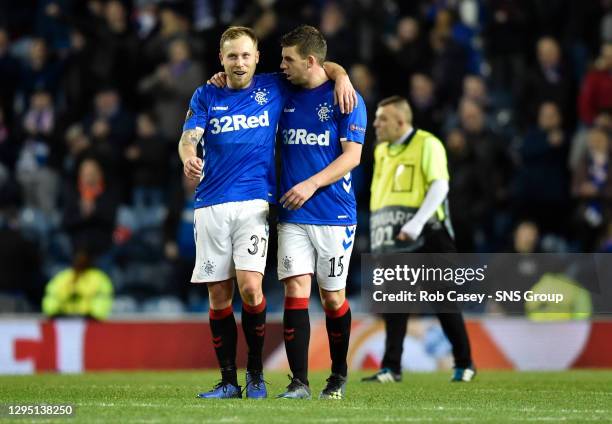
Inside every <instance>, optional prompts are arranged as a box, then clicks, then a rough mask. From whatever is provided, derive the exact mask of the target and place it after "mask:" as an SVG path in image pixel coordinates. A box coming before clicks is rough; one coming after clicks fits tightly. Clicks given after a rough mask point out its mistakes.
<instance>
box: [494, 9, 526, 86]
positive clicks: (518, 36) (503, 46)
mask: <svg viewBox="0 0 612 424" xmlns="http://www.w3.org/2000/svg"><path fill="white" fill-rule="evenodd" d="M488 9H489V14H490V16H491V22H490V23H489V24H488V25H487V28H486V29H485V31H484V34H483V40H484V42H485V51H486V53H487V57H488V59H489V61H490V63H491V81H492V85H493V90H494V91H496V92H501V93H503V94H504V95H511V93H518V92H520V81H521V77H522V76H523V75H524V74H525V57H524V48H525V45H526V44H527V40H528V37H529V27H528V12H527V10H526V8H525V7H524V5H523V3H522V2H521V1H519V0H491V1H490V2H489V6H488Z"/></svg>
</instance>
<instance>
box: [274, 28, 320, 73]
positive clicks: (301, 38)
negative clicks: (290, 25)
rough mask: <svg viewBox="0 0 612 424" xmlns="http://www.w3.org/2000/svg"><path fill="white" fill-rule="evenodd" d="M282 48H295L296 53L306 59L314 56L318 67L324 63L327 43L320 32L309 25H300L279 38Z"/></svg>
mask: <svg viewBox="0 0 612 424" xmlns="http://www.w3.org/2000/svg"><path fill="white" fill-rule="evenodd" d="M281 46H282V47H293V46H295V47H297V52H298V53H299V54H300V56H302V58H306V57H307V56H310V55H312V56H314V57H315V59H317V62H318V63H319V65H323V62H325V56H326V55H327V41H325V37H323V34H321V31H319V30H318V29H316V28H315V27H313V26H310V25H301V26H299V27H297V28H296V29H294V30H293V31H291V32H288V33H287V34H285V35H283V36H282V38H281Z"/></svg>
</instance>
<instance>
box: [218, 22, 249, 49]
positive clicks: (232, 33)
mask: <svg viewBox="0 0 612 424" xmlns="http://www.w3.org/2000/svg"><path fill="white" fill-rule="evenodd" d="M242 36H247V37H249V38H250V39H251V40H252V41H253V45H254V46H255V48H257V42H258V41H257V36H256V35H255V32H254V31H253V30H252V29H251V28H249V27H243V26H231V27H229V28H228V29H226V30H225V31H224V32H223V34H221V40H220V41H219V50H223V44H225V42H226V41H230V40H236V39H237V38H240V37H242Z"/></svg>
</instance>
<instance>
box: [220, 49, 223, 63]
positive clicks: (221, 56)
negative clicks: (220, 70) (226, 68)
mask: <svg viewBox="0 0 612 424" xmlns="http://www.w3.org/2000/svg"><path fill="white" fill-rule="evenodd" d="M219 62H221V66H223V52H222V51H221V50H219Z"/></svg>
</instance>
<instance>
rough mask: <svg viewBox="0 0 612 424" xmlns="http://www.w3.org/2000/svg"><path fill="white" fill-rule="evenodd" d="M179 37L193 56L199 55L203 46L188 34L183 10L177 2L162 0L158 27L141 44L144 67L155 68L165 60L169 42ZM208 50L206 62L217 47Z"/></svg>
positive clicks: (187, 22)
mask: <svg viewBox="0 0 612 424" xmlns="http://www.w3.org/2000/svg"><path fill="white" fill-rule="evenodd" d="M179 38H182V39H183V40H186V41H187V43H188V44H189V48H190V50H191V51H192V52H193V53H194V56H195V57H201V55H202V53H203V48H202V46H201V45H200V43H199V42H198V41H197V39H195V38H194V37H192V36H191V35H190V32H189V20H188V18H187V16H185V11H184V10H182V8H181V6H179V5H178V4H173V3H171V2H163V3H162V4H160V8H159V29H158V30H157V32H156V34H155V35H154V36H152V37H151V38H149V39H148V40H147V41H146V42H145V44H144V45H143V51H142V56H144V63H145V65H146V67H145V69H155V68H157V67H158V66H159V65H160V64H162V63H163V62H164V61H166V60H167V57H168V49H169V47H170V44H171V43H172V41H174V40H176V39H179ZM210 50H211V52H210V53H211V54H210V57H208V59H209V60H208V61H207V63H211V60H212V58H213V55H212V54H213V53H214V54H215V58H216V53H217V49H210Z"/></svg>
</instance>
